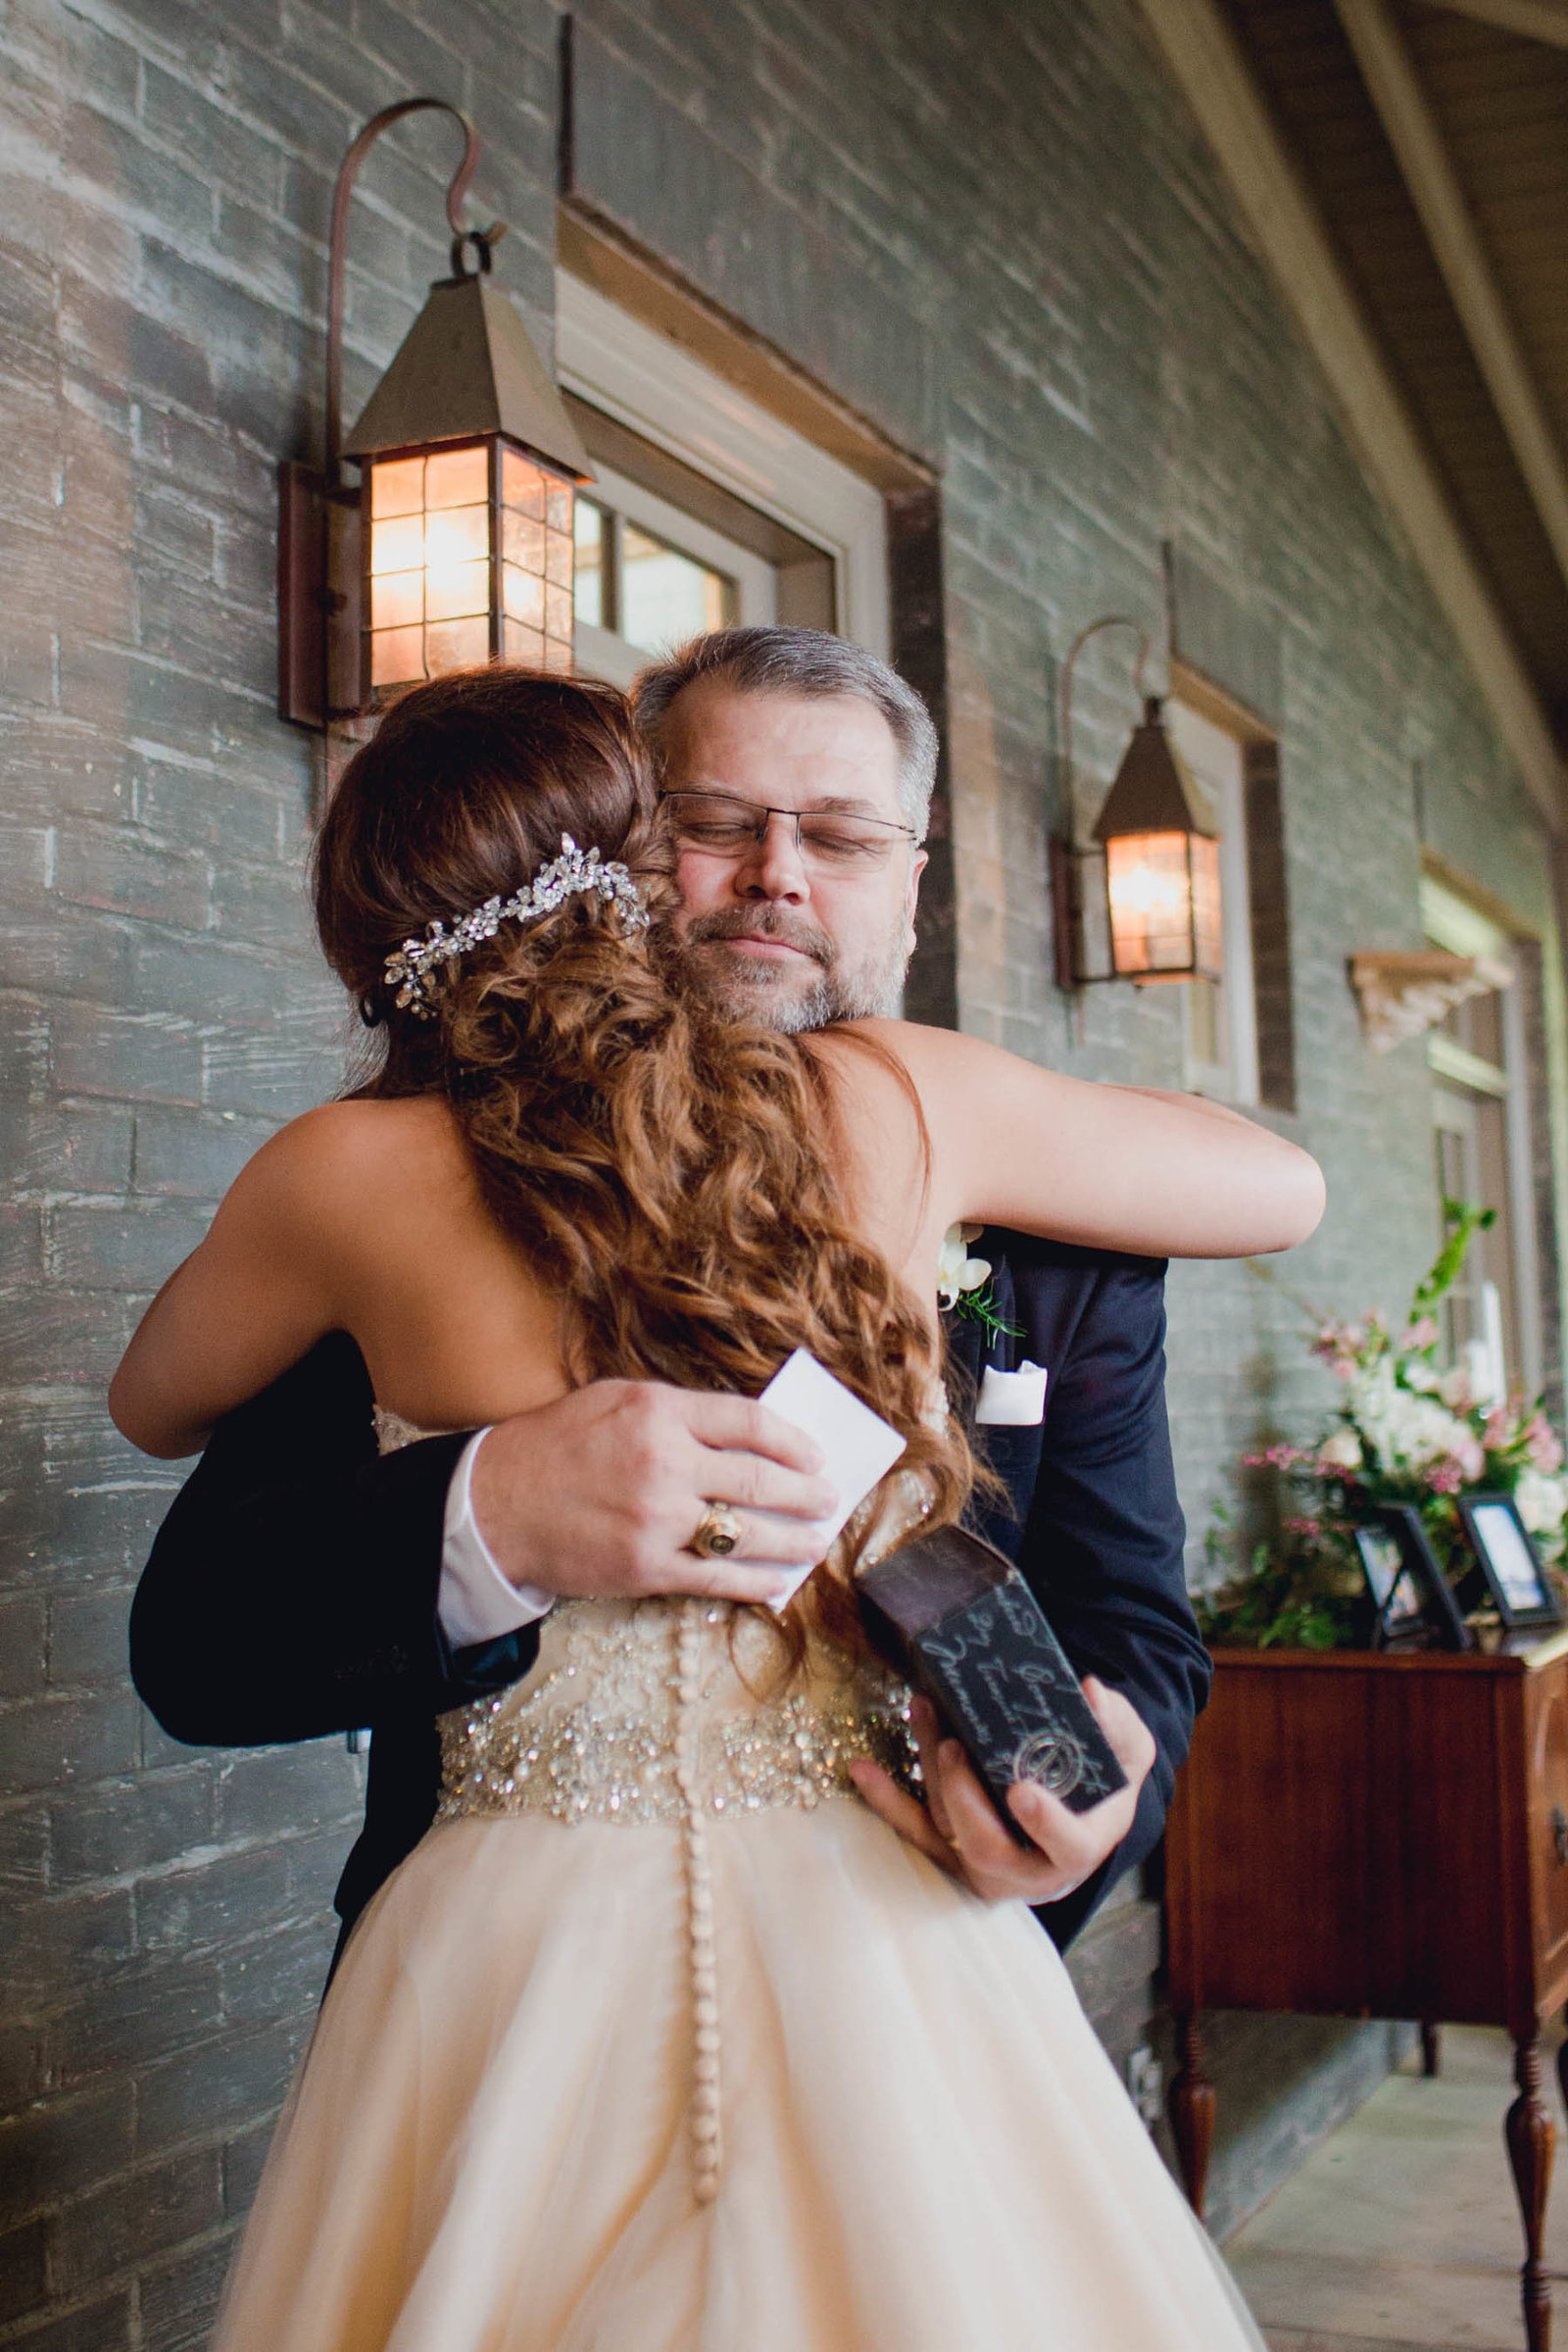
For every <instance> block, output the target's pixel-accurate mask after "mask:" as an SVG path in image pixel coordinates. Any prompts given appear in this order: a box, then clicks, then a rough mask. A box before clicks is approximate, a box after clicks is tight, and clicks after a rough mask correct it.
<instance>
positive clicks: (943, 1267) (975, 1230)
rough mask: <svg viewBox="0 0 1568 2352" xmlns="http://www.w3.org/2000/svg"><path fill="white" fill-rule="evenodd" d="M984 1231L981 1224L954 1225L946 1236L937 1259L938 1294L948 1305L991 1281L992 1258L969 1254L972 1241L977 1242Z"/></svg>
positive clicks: (955, 1303) (945, 1304) (953, 1303)
mask: <svg viewBox="0 0 1568 2352" xmlns="http://www.w3.org/2000/svg"><path fill="white" fill-rule="evenodd" d="M983 1230H984V1228H983V1227H982V1226H979V1225H950V1226H949V1227H948V1230H947V1232H946V1233H945V1234H944V1235H943V1237H942V1253H941V1255H940V1256H939V1257H938V1259H937V1297H938V1298H939V1299H941V1301H942V1303H943V1305H944V1307H951V1306H956V1305H957V1304H958V1303H959V1301H960V1299H964V1298H966V1297H967V1296H968V1295H969V1293H970V1292H972V1291H978V1290H981V1289H983V1288H984V1286H985V1284H986V1283H988V1282H989V1281H990V1280H991V1260H990V1259H989V1258H987V1257H971V1256H970V1255H969V1244H970V1243H971V1242H977V1241H978V1240H979V1239H980V1236H981V1233H982V1232H983Z"/></svg>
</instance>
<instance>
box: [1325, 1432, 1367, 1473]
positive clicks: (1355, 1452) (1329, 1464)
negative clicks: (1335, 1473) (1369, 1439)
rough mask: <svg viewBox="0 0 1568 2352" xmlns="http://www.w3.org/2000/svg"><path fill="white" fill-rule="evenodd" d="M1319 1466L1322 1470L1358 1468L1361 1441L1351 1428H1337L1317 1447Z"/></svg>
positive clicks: (1359, 1464) (1359, 1465)
mask: <svg viewBox="0 0 1568 2352" xmlns="http://www.w3.org/2000/svg"><path fill="white" fill-rule="evenodd" d="M1317 1458H1318V1463H1319V1466H1320V1467H1321V1468H1322V1469H1324V1470H1359V1469H1360V1467H1361V1441H1360V1439H1359V1438H1358V1437H1357V1436H1356V1434H1355V1432H1354V1430H1353V1429H1337V1430H1335V1432H1334V1434H1333V1435H1332V1437H1328V1438H1325V1439H1324V1441H1323V1443H1322V1445H1321V1446H1319V1447H1318V1449H1317Z"/></svg>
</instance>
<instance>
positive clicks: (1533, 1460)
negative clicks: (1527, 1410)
mask: <svg viewBox="0 0 1568 2352" xmlns="http://www.w3.org/2000/svg"><path fill="white" fill-rule="evenodd" d="M1524 1440H1525V1449H1526V1451H1527V1452H1528V1454H1529V1456H1530V1466H1531V1468H1532V1469H1533V1470H1544V1471H1546V1472H1547V1473H1548V1474H1549V1473H1550V1472H1551V1471H1553V1470H1560V1469H1561V1468H1562V1446H1561V1444H1560V1442H1559V1440H1558V1437H1557V1433H1556V1431H1555V1430H1554V1429H1552V1427H1551V1426H1550V1424H1549V1423H1548V1421H1547V1420H1546V1417H1545V1415H1544V1413H1537V1414H1536V1415H1535V1417H1534V1419H1533V1420H1532V1421H1531V1423H1530V1426H1529V1428H1528V1429H1527V1430H1526V1431H1525V1433H1524Z"/></svg>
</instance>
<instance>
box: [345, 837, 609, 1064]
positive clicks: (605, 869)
mask: <svg viewBox="0 0 1568 2352" xmlns="http://www.w3.org/2000/svg"><path fill="white" fill-rule="evenodd" d="M590 891H597V892H598V894H599V897H600V899H601V900H602V901H603V903H604V904H605V905H606V906H615V907H619V908H620V911H621V914H622V916H623V917H624V919H625V923H626V927H627V929H628V930H630V931H646V930H647V928H648V908H647V907H646V906H645V905H644V903H643V894H642V892H641V891H640V890H639V889H638V887H637V885H636V883H635V882H634V881H633V880H632V877H631V873H630V870H629V868H627V867H626V866H624V865H622V864H621V862H620V860H619V858H611V859H610V860H609V862H608V863H607V862H605V861H604V860H602V859H601V858H600V855H599V852H598V850H597V849H593V850H589V851H588V852H587V854H586V855H584V853H583V852H582V851H581V850H579V849H578V847H577V844H576V843H575V842H574V841H573V840H572V838H571V835H570V834H569V833H563V835H562V836H561V856H560V857H559V858H552V859H551V861H550V863H549V864H548V865H542V866H541V867H540V869H539V871H538V873H536V874H535V876H534V878H533V880H532V881H531V882H529V883H527V884H525V885H524V887H523V888H522V889H521V890H517V891H514V893H513V895H512V897H511V898H510V899H503V898H494V899H486V901H485V903H484V905H483V906H482V907H474V909H473V911H472V913H471V914H466V915H464V916H463V917H462V918H461V919H460V920H459V921H458V922H455V923H454V924H453V926H452V928H451V930H450V931H449V930H448V929H447V926H446V924H445V923H444V922H434V923H431V924H430V925H429V926H428V927H427V929H426V933H425V936H424V938H423V939H406V940H405V941H404V942H403V945H402V947H401V948H399V950H398V952H397V954H396V955H395V956H388V957H387V959H386V967H385V968H386V984H387V986H388V988H395V989H396V990H397V996H396V999H395V1003H396V1005H397V1007H398V1009H399V1011H400V1012H412V1013H413V1014H414V1016H415V1018H416V1019H417V1020H421V1021H433V1020H434V1019H435V1013H436V1008H435V999H434V990H433V988H432V987H431V976H432V975H433V974H434V973H436V972H438V971H439V970H440V968H441V966H442V965H443V964H448V963H456V962H457V960H458V958H459V956H466V954H467V952H468V950H469V949H470V948H476V947H478V945H479V944H480V942H481V940H486V939H494V937H495V935H496V933H497V932H498V931H499V930H500V928H501V926H502V924H503V923H527V922H533V921H536V920H537V919H538V917H539V916H540V915H542V914H551V913H553V912H554V911H555V909H556V908H557V907H560V906H561V905H563V904H564V901H565V900H567V899H571V898H576V897H578V896H579V895H585V894H586V893H588V892H590Z"/></svg>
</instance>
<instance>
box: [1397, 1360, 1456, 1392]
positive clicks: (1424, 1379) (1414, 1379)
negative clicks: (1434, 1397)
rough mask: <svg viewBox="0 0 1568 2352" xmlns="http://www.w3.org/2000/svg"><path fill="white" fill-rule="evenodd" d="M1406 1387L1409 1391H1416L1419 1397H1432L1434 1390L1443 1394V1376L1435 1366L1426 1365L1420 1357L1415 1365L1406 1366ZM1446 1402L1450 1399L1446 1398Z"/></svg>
mask: <svg viewBox="0 0 1568 2352" xmlns="http://www.w3.org/2000/svg"><path fill="white" fill-rule="evenodd" d="M1404 1385H1405V1387H1406V1388H1407V1389H1414V1390H1415V1391H1416V1393H1417V1394H1418V1395H1419V1396H1430V1395H1431V1394H1432V1391H1433V1390H1434V1389H1437V1390H1438V1391H1439V1392H1440V1393H1441V1390H1442V1376H1441V1375H1440V1373H1439V1372H1438V1369H1437V1367H1436V1365H1435V1364H1424V1363H1422V1362H1421V1361H1420V1359H1419V1357H1418V1358H1417V1360H1416V1361H1415V1362H1414V1363H1413V1364H1406V1365H1405V1367H1404ZM1444 1401H1445V1403H1446V1402H1447V1401H1448V1399H1447V1398H1445V1399H1444Z"/></svg>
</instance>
